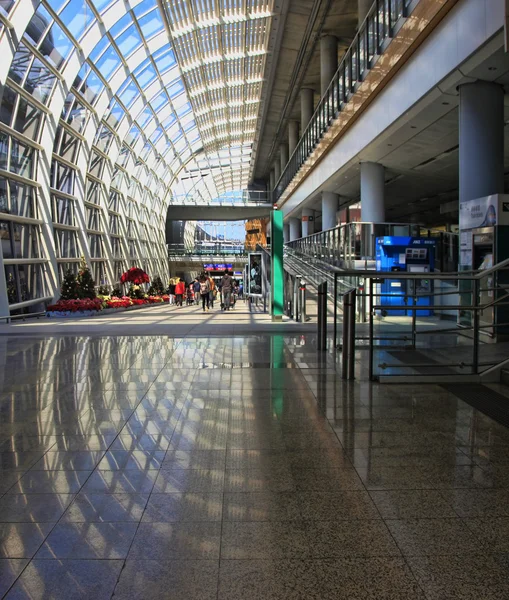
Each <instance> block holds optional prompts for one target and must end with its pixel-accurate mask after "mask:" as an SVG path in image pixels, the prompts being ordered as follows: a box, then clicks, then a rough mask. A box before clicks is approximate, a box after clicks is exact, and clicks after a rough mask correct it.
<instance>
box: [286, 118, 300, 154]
mask: <svg viewBox="0 0 509 600" xmlns="http://www.w3.org/2000/svg"><path fill="white" fill-rule="evenodd" d="M298 142H299V122H298V121H290V122H289V123H288V154H289V156H291V155H292V154H293V151H294V150H295V148H296V147H297V144H298Z"/></svg>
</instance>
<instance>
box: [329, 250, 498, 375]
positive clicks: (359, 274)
mask: <svg viewBox="0 0 509 600" xmlns="http://www.w3.org/2000/svg"><path fill="white" fill-rule="evenodd" d="M323 268H324V270H327V271H328V272H329V273H330V274H333V275H334V291H335V297H334V317H335V318H334V340H336V332H337V324H336V320H337V300H338V281H339V279H340V277H341V278H345V279H346V278H348V277H353V278H354V280H355V281H357V282H359V280H361V281H362V288H363V291H362V292H360V290H359V292H360V293H359V296H360V297H361V298H368V301H369V310H368V314H369V338H368V339H369V378H370V380H373V379H374V340H375V337H374V315H375V313H376V311H381V310H383V311H385V312H386V313H391V312H395V311H401V309H402V307H401V306H391V305H385V304H381V302H380V301H379V302H377V299H378V300H379V299H380V298H384V297H389V296H391V297H392V296H393V295H392V294H387V293H380V292H379V291H378V290H375V284H377V283H381V282H382V281H383V280H387V279H388V280H400V281H401V280H415V279H421V278H422V277H423V276H424V277H425V278H426V279H430V280H434V281H446V282H447V281H454V282H457V283H459V282H462V281H468V282H471V284H472V285H471V289H468V290H464V291H462V290H461V286H460V285H458V289H457V291H456V292H454V294H459V295H460V297H462V295H463V297H465V295H467V296H466V299H467V300H468V299H469V297H471V298H472V300H471V302H470V303H469V304H458V303H455V304H435V305H433V310H436V311H452V312H457V313H458V314H465V313H470V314H471V315H472V319H471V321H470V322H469V323H466V324H465V323H459V324H458V327H457V328H456V329H448V330H447V333H452V332H454V331H457V332H459V331H461V332H462V333H463V334H465V332H471V334H470V335H471V336H472V359H471V362H467V361H462V365H464V366H471V368H472V375H471V377H474V378H475V377H477V378H478V380H480V378H481V377H486V376H491V375H492V373H493V372H495V371H497V372H499V371H500V369H501V368H502V367H503V365H505V364H509V359H504V360H502V361H498V362H497V361H496V360H495V361H493V362H492V363H489V364H492V365H493V366H492V367H490V368H489V369H487V370H481V371H480V367H482V366H485V363H482V362H481V361H480V360H479V345H480V334H481V332H483V331H488V333H489V332H490V331H491V332H493V331H495V330H497V329H498V328H499V327H506V328H507V327H509V323H490V324H489V325H483V324H482V322H481V318H480V317H481V315H482V313H483V311H485V310H488V309H490V308H493V307H495V306H496V307H501V306H509V301H508V300H509V290H508V287H507V286H505V285H504V286H499V285H498V284H497V283H496V284H495V285H492V286H483V287H482V288H481V285H480V284H481V281H483V280H485V279H486V278H487V277H491V276H493V275H495V274H496V273H499V272H502V271H506V270H509V259H505V260H503V261H501V262H499V263H497V264H496V265H494V266H493V267H490V268H489V269H486V270H477V271H472V272H469V273H465V272H464V271H456V272H453V273H425V274H423V273H407V272H391V271H388V272H387V271H372V270H358V269H349V270H344V269H338V268H336V267H331V266H324V267H323ZM359 287H360V286H359ZM364 290H367V291H364ZM481 291H482V292H499V293H500V292H501V293H500V295H499V297H495V298H494V299H493V300H490V301H489V302H485V303H484V304H480V302H479V300H480V293H481ZM451 294H453V292H441V291H438V292H437V294H435V293H432V292H430V293H420V294H417V293H412V294H402V297H403V298H407V301H408V299H412V300H413V303H411V302H408V303H407V301H405V304H404V310H405V314H406V315H408V316H410V317H411V319H412V333H411V339H412V345H413V346H414V347H415V344H416V339H417V328H416V327H417V326H416V317H417V315H418V314H419V313H420V311H423V310H425V308H426V307H423V306H419V305H417V302H416V301H417V299H419V298H426V297H431V296H436V295H439V296H447V295H451ZM343 298H344V296H343ZM343 327H344V328H346V329H349V325H348V324H345V322H344V325H343ZM420 333H439V332H437V331H436V330H434V331H425V332H420ZM391 339H392V338H391ZM406 339H407V340H408V339H410V338H406ZM384 364H385V363H384ZM390 366H391V365H390ZM392 366H396V365H392ZM397 366H398V367H399V368H412V365H408V364H401V365H397ZM413 366H414V367H416V366H419V367H423V366H429V367H431V366H433V367H436V366H439V367H440V368H443V367H446V366H457V365H456V364H455V365H448V364H447V365H446V364H445V363H440V364H439V365H436V364H433V365H427V364H426V365H425V364H419V365H413ZM379 367H380V365H379ZM462 368H463V367H462ZM435 376H436V374H434V375H431V374H430V377H435ZM425 377H426V376H425V375H422V376H419V378H420V380H422V379H423V378H425Z"/></svg>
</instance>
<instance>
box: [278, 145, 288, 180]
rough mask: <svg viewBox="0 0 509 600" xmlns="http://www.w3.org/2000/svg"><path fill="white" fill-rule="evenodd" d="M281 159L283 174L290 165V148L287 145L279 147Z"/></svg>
mask: <svg viewBox="0 0 509 600" xmlns="http://www.w3.org/2000/svg"><path fill="white" fill-rule="evenodd" d="M279 158H280V159H281V173H282V172H283V171H284V170H285V167H286V165H287V164H288V146H287V145H286V144H281V146H279Z"/></svg>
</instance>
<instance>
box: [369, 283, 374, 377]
mask: <svg viewBox="0 0 509 600" xmlns="http://www.w3.org/2000/svg"><path fill="white" fill-rule="evenodd" d="M373 337H374V336H373V280H372V279H370V280H369V380H370V381H373V354H374V348H373V341H374V340H373Z"/></svg>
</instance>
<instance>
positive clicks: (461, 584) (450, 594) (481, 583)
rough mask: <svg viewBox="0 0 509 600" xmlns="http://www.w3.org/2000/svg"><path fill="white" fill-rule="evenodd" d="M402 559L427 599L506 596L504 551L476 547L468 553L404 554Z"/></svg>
mask: <svg viewBox="0 0 509 600" xmlns="http://www.w3.org/2000/svg"><path fill="white" fill-rule="evenodd" d="M444 559H445V560H444ZM406 561H407V563H408V565H409V567H410V569H411V571H412V573H413V575H414V576H415V578H416V579H417V581H418V583H419V585H420V587H421V588H422V589H423V590H424V591H425V593H426V598H429V600H459V599H461V600H478V599H480V598H482V600H503V599H504V598H509V583H508V581H507V570H508V568H509V561H508V555H507V554H497V553H491V554H488V553H483V552H479V550H478V551H477V552H475V553H473V554H471V555H449V556H447V557H444V556H442V555H437V556H408V557H407V558H406Z"/></svg>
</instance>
